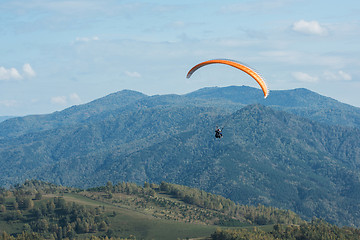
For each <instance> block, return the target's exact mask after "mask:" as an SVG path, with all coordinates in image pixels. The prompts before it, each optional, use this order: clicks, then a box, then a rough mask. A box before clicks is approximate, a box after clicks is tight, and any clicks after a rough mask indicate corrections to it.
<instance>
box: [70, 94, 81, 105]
mask: <svg viewBox="0 0 360 240" xmlns="http://www.w3.org/2000/svg"><path fill="white" fill-rule="evenodd" d="M69 99H70V101H71V102H72V103H75V104H78V103H81V98H80V97H79V95H78V94H77V93H72V94H70V96H69Z"/></svg>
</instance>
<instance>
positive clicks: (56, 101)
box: [51, 96, 67, 105]
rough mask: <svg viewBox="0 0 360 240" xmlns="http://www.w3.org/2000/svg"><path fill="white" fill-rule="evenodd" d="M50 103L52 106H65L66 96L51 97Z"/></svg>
mask: <svg viewBox="0 0 360 240" xmlns="http://www.w3.org/2000/svg"><path fill="white" fill-rule="evenodd" d="M51 102H52V103H54V104H59V105H66V104H67V97H66V96H56V97H52V98H51Z"/></svg>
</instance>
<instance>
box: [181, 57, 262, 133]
mask: <svg viewBox="0 0 360 240" xmlns="http://www.w3.org/2000/svg"><path fill="white" fill-rule="evenodd" d="M209 64H225V65H229V66H232V67H234V68H237V69H239V70H241V71H243V72H245V73H247V74H249V75H250V76H251V77H252V78H253V79H255V81H256V82H257V83H258V84H259V85H260V87H261V89H262V91H263V93H264V98H267V96H268V95H269V90H268V88H267V86H266V83H265V80H264V79H263V78H262V77H261V76H260V75H259V74H258V73H257V72H256V71H255V70H253V69H251V68H250V67H248V66H246V65H245V64H243V63H240V62H238V61H235V60H230V59H213V60H208V61H205V62H201V63H199V64H197V65H195V66H194V67H193V68H191V69H190V71H189V72H188V74H187V75H186V77H187V78H190V77H191V75H192V74H193V73H194V72H195V71H196V70H198V69H199V68H201V67H204V66H206V65H209ZM223 128H224V127H223ZM223 128H221V129H220V128H218V127H216V129H215V138H222V137H223V134H222V129H223Z"/></svg>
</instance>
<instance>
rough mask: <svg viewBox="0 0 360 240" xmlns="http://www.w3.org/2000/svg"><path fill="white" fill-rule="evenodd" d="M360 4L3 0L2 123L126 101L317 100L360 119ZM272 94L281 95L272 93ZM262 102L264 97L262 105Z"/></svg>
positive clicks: (0, 30)
mask: <svg viewBox="0 0 360 240" xmlns="http://www.w3.org/2000/svg"><path fill="white" fill-rule="evenodd" d="M359 16H360V2H359V1H355V0H354V1H350V0H344V1H322V0H320V1H317V0H314V1H310V0H309V1H308V0H274V1H268V0H266V1H265V0H249V1H226V0H225V1H211V0H207V1H202V0H198V1H187V0H183V1H176V2H175V1H165V0H164V1H163V0H158V1H136V0H132V1H121V0H101V1H100V0H99V1H92V0H67V1H61V0H57V1H51V0H2V1H1V2H0V53H1V54H0V116H6V115H28V114H42V113H51V112H54V111H58V110H62V109H64V108H66V107H70V106H72V105H75V104H82V103H86V102H89V101H91V100H94V99H96V98H99V97H103V96H105V95H107V94H110V93H113V92H116V91H120V90H123V89H132V90H136V91H140V92H143V93H145V94H148V95H154V94H167V93H176V94H184V93H188V92H191V91H194V90H197V89H199V88H202V87H211V86H229V85H239V86H241V85H247V86H253V87H258V86H257V85H256V83H255V81H254V80H252V79H251V78H250V77H249V76H247V75H246V74H244V73H240V72H238V71H237V70H236V69H233V68H230V67H227V66H223V65H212V66H208V67H205V68H202V69H201V70H199V71H198V72H196V73H195V74H194V75H193V76H192V77H191V78H190V79H186V73H187V71H188V70H189V69H190V68H191V67H192V66H193V65H195V64H197V63H199V62H201V61H205V60H209V59H215V58H229V59H235V60H239V61H241V62H245V63H247V64H248V65H250V66H251V67H253V68H255V69H256V70H257V71H258V72H260V73H261V74H262V76H264V77H265V79H266V81H267V84H268V87H269V88H270V90H281V89H293V88H299V87H303V88H307V89H310V90H312V91H315V92H318V93H320V94H322V95H325V96H328V97H332V98H334V99H337V100H339V101H341V102H345V103H348V104H351V105H354V106H357V107H360V96H359V94H358V91H359V89H360V43H359V39H360V17H359ZM270 94H271V92H270ZM259 97H261V96H259Z"/></svg>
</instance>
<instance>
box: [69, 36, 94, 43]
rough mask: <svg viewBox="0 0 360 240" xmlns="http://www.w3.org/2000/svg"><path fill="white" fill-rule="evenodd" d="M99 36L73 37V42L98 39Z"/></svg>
mask: <svg viewBox="0 0 360 240" xmlns="http://www.w3.org/2000/svg"><path fill="white" fill-rule="evenodd" d="M98 40H99V37H98V36H94V37H77V38H76V39H75V42H90V41H98Z"/></svg>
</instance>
